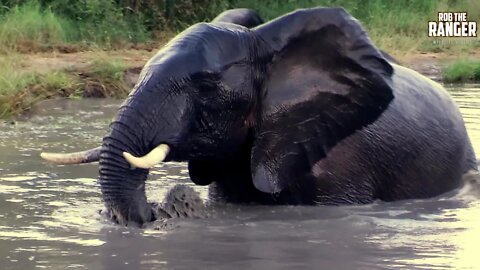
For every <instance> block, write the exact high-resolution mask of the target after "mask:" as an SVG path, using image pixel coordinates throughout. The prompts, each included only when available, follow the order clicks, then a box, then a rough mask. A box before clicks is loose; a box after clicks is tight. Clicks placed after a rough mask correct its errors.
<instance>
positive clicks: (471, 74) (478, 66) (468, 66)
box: [443, 59, 480, 83]
mask: <svg viewBox="0 0 480 270" xmlns="http://www.w3.org/2000/svg"><path fill="white" fill-rule="evenodd" d="M443 77H444V80H445V82H451V83H455V82H472V81H480V60H467V59H461V60H457V61H455V62H453V63H452V64H450V65H448V66H447V67H446V68H445V70H444V75H443Z"/></svg>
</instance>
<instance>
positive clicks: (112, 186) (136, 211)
mask: <svg viewBox="0 0 480 270" xmlns="http://www.w3.org/2000/svg"><path fill="white" fill-rule="evenodd" d="M124 148H126V147H125V144H124V143H122V142H119V141H116V140H115V139H114V138H113V137H107V138H105V139H104V142H103V146H102V154H101V156H100V186H101V191H102V196H103V200H104V202H105V206H106V208H107V209H108V211H109V212H110V213H111V215H112V217H113V218H114V219H115V221H117V222H118V223H119V224H122V225H125V226H129V225H132V224H133V225H141V224H143V223H145V222H150V221H153V220H154V215H153V212H152V209H151V207H150V205H149V204H148V203H147V198H146V196H145V180H146V179H147V176H148V170H146V169H133V168H131V167H130V165H129V164H128V163H127V162H126V161H125V159H124V158H123V156H122V152H123V150H122V149H124Z"/></svg>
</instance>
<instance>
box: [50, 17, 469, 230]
mask: <svg viewBox="0 0 480 270" xmlns="http://www.w3.org/2000/svg"><path fill="white" fill-rule="evenodd" d="M41 155H42V157H43V158H44V159H47V160H49V161H52V162H56V163H63V164H65V163H70V164H71V163H85V162H93V161H99V167H100V169H99V183H100V188H101V192H102V197H103V201H104V203H105V207H106V208H107V209H109V210H110V211H111V213H112V216H113V218H114V219H115V220H116V221H117V222H118V223H119V224H122V225H125V226H138V225H141V224H144V223H146V222H150V221H153V220H154V219H155V213H154V207H153V205H152V203H150V202H148V201H147V198H146V195H145V181H146V179H147V176H148V173H149V169H150V168H151V167H153V166H155V165H156V164H159V163H161V162H170V161H179V162H180V161H181V162H188V171H189V175H190V179H191V181H193V183H195V184H196V185H209V200H211V201H213V202H220V203H240V204H266V205H342V204H366V203H371V202H374V201H376V200H382V201H396V200H404V199H415V198H428V197H434V196H437V195H440V194H442V193H444V192H447V191H450V190H453V189H455V188H457V187H459V186H461V185H462V180H461V179H462V175H463V174H464V173H466V172H467V171H470V170H476V168H477V167H476V158H475V154H474V152H473V148H472V144H471V142H470V139H469V137H468V135H467V131H466V128H465V124H464V121H463V118H462V116H461V114H460V112H459V109H458V107H457V106H456V105H455V103H454V102H453V101H452V99H451V97H450V96H449V95H448V93H447V92H446V91H445V90H444V89H443V88H442V86H440V85H439V84H437V83H435V82H433V81H431V80H429V79H428V78H426V77H424V76H422V75H420V74H418V73H417V72H415V71H413V70H410V69H408V68H405V67H402V66H400V65H397V64H395V63H392V62H390V61H387V60H386V59H385V57H384V56H383V55H382V54H381V53H380V51H379V50H378V49H377V48H376V47H375V46H374V45H373V43H372V41H371V40H370V39H369V37H368V36H367V34H366V32H365V31H364V29H363V28H362V26H361V25H360V23H359V22H358V21H357V20H356V19H355V18H353V17H352V16H351V15H350V14H349V13H348V12H346V11H345V10H344V9H343V8H311V9H299V10H296V11H293V12H291V13H288V14H285V15H283V16H281V17H278V18H276V19H274V20H272V21H269V22H267V23H265V24H262V25H259V26H257V27H254V28H252V29H249V28H247V27H244V26H241V25H235V24H232V23H222V22H213V23H198V24H195V25H193V26H191V27H189V28H188V29H186V30H185V31H184V32H182V33H181V34H179V35H178V36H176V37H175V38H174V39H172V40H171V41H170V42H169V43H168V44H166V45H165V46H164V47H163V48H161V49H160V50H159V51H158V53H157V54H156V55H155V56H153V57H152V58H151V59H150V60H149V61H148V62H147V64H146V65H145V67H144V68H143V70H142V72H141V75H140V78H139V80H138V82H137V84H136V85H135V86H134V88H133V90H132V92H131V93H130V95H129V96H128V98H127V99H126V100H125V101H124V103H123V104H122V105H121V107H120V109H119V111H118V113H117V114H116V116H115V118H114V120H113V122H112V123H111V125H110V130H109V132H108V134H107V135H106V136H105V137H104V139H103V143H102V145H101V146H100V147H98V148H94V149H91V150H87V151H84V152H77V153H73V154H68V153H64V154H62V153H42V154H41Z"/></svg>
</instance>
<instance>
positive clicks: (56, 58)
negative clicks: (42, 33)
mask: <svg viewBox="0 0 480 270" xmlns="http://www.w3.org/2000/svg"><path fill="white" fill-rule="evenodd" d="M154 54H155V51H151V50H119V51H109V52H74V53H39V54H30V55H24V57H22V60H21V67H22V72H38V73H46V72H49V71H54V70H67V71H72V72H79V73H83V72H88V68H89V67H90V66H91V63H92V62H93V61H95V60H96V59H98V58H106V59H121V60H123V62H124V63H125V65H126V67H127V69H126V71H125V80H126V82H127V84H128V85H133V84H135V81H136V79H137V77H138V74H139V73H140V71H141V68H142V67H143V65H144V64H145V63H146V62H147V61H148V59H149V58H150V57H152V56H153V55H154ZM471 57H472V58H477V59H480V50H477V51H474V52H473V53H472V55H471ZM456 58H458V56H457V55H452V54H448V53H414V54H410V55H407V56H403V57H400V58H399V60H400V62H401V64H402V65H404V66H407V67H409V68H411V69H413V70H416V71H418V72H420V73H421V74H423V75H425V76H427V77H429V78H431V79H433V80H437V81H439V80H441V79H442V70H443V68H444V67H445V66H446V65H447V64H448V63H450V62H452V61H454V60H455V59H456Z"/></svg>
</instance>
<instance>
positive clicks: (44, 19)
mask: <svg viewBox="0 0 480 270" xmlns="http://www.w3.org/2000/svg"><path fill="white" fill-rule="evenodd" d="M67 32H72V30H71V24H70V23H69V22H68V21H67V20H65V19H62V18H60V17H58V16H56V15H55V14H54V13H52V12H51V11H50V10H42V9H41V8H40V6H39V5H38V3H35V2H28V3H26V4H24V5H22V6H15V7H13V8H12V9H11V10H10V12H8V13H6V14H5V15H4V16H3V17H0V50H3V51H4V52H5V51H25V50H38V49H39V47H41V46H48V45H50V44H64V43H66V42H67V41H68V39H69V37H68V34H67Z"/></svg>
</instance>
